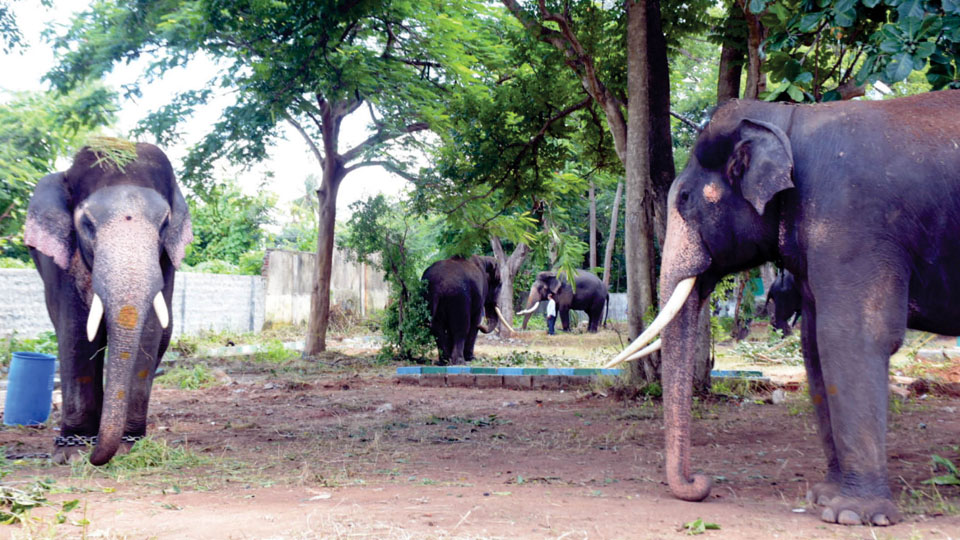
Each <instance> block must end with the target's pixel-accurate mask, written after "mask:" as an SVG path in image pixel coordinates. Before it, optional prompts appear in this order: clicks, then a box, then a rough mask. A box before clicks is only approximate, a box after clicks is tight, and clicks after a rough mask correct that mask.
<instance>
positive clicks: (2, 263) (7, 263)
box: [0, 257, 35, 268]
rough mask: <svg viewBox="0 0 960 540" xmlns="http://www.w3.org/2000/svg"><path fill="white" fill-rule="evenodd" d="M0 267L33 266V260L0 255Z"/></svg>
mask: <svg viewBox="0 0 960 540" xmlns="http://www.w3.org/2000/svg"><path fill="white" fill-rule="evenodd" d="M0 268H35V267H34V265H33V260H32V259H31V260H26V261H22V260H20V259H14V258H13V257H0Z"/></svg>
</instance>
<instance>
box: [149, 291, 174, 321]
mask: <svg viewBox="0 0 960 540" xmlns="http://www.w3.org/2000/svg"><path fill="white" fill-rule="evenodd" d="M153 309H154V311H156V312H157V318H158V319H160V326H161V327H163V328H166V327H167V325H168V324H170V314H169V313H167V303H166V301H164V299H163V292H158V293H157V295H156V296H154V297H153Z"/></svg>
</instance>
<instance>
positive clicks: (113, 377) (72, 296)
mask: <svg viewBox="0 0 960 540" xmlns="http://www.w3.org/2000/svg"><path fill="white" fill-rule="evenodd" d="M132 148H133V147H132V146H131V149H132ZM192 238H193V233H192V231H191V226H190V215H189V211H188V209H187V204H186V201H185V200H184V198H183V195H182V194H181V193H180V190H179V188H178V187H177V184H176V181H175V180H174V175H173V169H172V168H171V166H170V162H169V161H168V160H167V158H166V156H165V155H164V154H163V152H161V151H160V149H158V148H157V147H155V146H153V145H149V144H138V145H136V159H135V160H134V161H132V162H130V163H127V164H125V165H123V166H122V167H121V166H118V165H115V164H113V163H112V162H109V161H107V160H102V159H100V156H99V155H98V154H97V153H95V152H93V151H91V149H90V148H88V147H84V148H83V149H82V150H80V152H78V153H77V155H76V156H75V157H74V162H73V165H72V166H71V167H70V169H69V170H68V171H66V172H60V173H55V174H51V175H48V176H46V177H44V178H43V179H41V180H40V181H39V182H38V183H37V187H36V189H35V190H34V194H33V197H32V198H31V200H30V206H29V208H28V211H27V222H26V226H25V228H24V239H25V241H26V244H27V245H28V246H29V247H30V254H31V256H32V257H33V260H34V262H35V263H36V266H37V270H38V271H39V272H40V276H41V278H42V279H43V283H44V290H45V297H46V303H47V311H48V313H49V315H50V319H51V321H52V322H53V326H54V329H55V330H56V334H57V342H58V344H59V352H58V355H59V360H60V380H61V384H62V393H63V407H62V418H61V425H60V435H61V437H63V438H64V439H68V438H70V437H71V436H79V437H90V438H92V437H94V436H96V437H97V443H96V445H95V447H94V449H93V451H92V453H91V454H90V462H91V463H93V464H94V465H102V464H104V463H106V462H108V461H110V459H111V458H112V457H113V455H114V454H115V453H116V452H117V450H118V449H119V448H120V445H121V440H122V438H123V437H125V436H126V437H131V438H134V439H135V438H137V437H142V436H143V435H144V434H145V433H146V429H147V407H148V404H149V400H150V389H151V386H152V383H153V375H154V372H155V371H156V367H157V366H158V365H159V363H160V359H161V358H162V356H163V353H164V352H165V351H166V349H167V345H168V344H169V342H170V335H171V333H172V329H173V326H172V323H171V315H170V314H171V311H172V310H171V309H170V307H171V298H172V295H173V279H174V271H175V268H176V267H177V266H179V264H180V261H181V260H182V259H183V257H184V250H185V248H186V245H187V244H188V243H189V242H190V241H191V240H192ZM108 345H109V353H108V358H106V359H104V349H105V348H106V347H107V346H108ZM104 376H105V377H106V381H104ZM128 440H132V439H128ZM82 449H83V446H70V445H66V444H60V443H58V444H56V445H55V448H54V456H53V457H54V460H55V461H57V462H61V463H62V462H65V461H67V460H68V459H69V458H71V457H73V456H75V455H76V454H77V453H78V451H79V450H82Z"/></svg>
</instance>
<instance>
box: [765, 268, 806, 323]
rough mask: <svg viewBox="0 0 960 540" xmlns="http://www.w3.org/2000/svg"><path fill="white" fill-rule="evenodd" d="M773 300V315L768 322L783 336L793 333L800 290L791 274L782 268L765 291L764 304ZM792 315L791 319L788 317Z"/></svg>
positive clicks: (798, 309)
mask: <svg viewBox="0 0 960 540" xmlns="http://www.w3.org/2000/svg"><path fill="white" fill-rule="evenodd" d="M770 302H773V315H772V316H771V317H770V322H771V324H772V325H773V327H774V328H776V329H777V330H780V331H781V332H783V335H784V336H789V335H790V334H791V333H793V325H795V324H797V319H799V318H800V290H799V289H797V287H796V283H795V281H794V279H793V274H791V273H790V271H789V270H783V271H781V272H780V274H779V275H778V276H777V279H776V280H774V282H773V283H772V284H771V285H770V290H769V291H767V301H766V302H765V306H766V304H769V303H770ZM791 317H793V321H790V318H791Z"/></svg>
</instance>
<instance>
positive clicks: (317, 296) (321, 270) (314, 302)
mask: <svg viewBox="0 0 960 540" xmlns="http://www.w3.org/2000/svg"><path fill="white" fill-rule="evenodd" d="M328 164H329V166H325V167H324V170H323V182H322V184H321V185H320V189H318V190H317V197H318V199H319V200H318V202H319V211H318V212H319V216H318V217H319V223H318V226H317V268H316V276H315V279H314V282H313V290H312V291H311V294H310V319H309V322H308V323H307V339H306V343H305V347H304V354H305V355H307V356H311V355H315V354H318V353H321V352H323V351H325V350H327V324H328V322H329V319H330V282H331V279H330V278H331V273H332V269H333V243H334V241H333V239H334V236H333V233H334V227H335V226H336V223H337V191H339V189H340V182H341V181H342V180H343V177H344V175H345V172H344V169H343V165H341V164H340V163H338V162H336V160H328Z"/></svg>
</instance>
